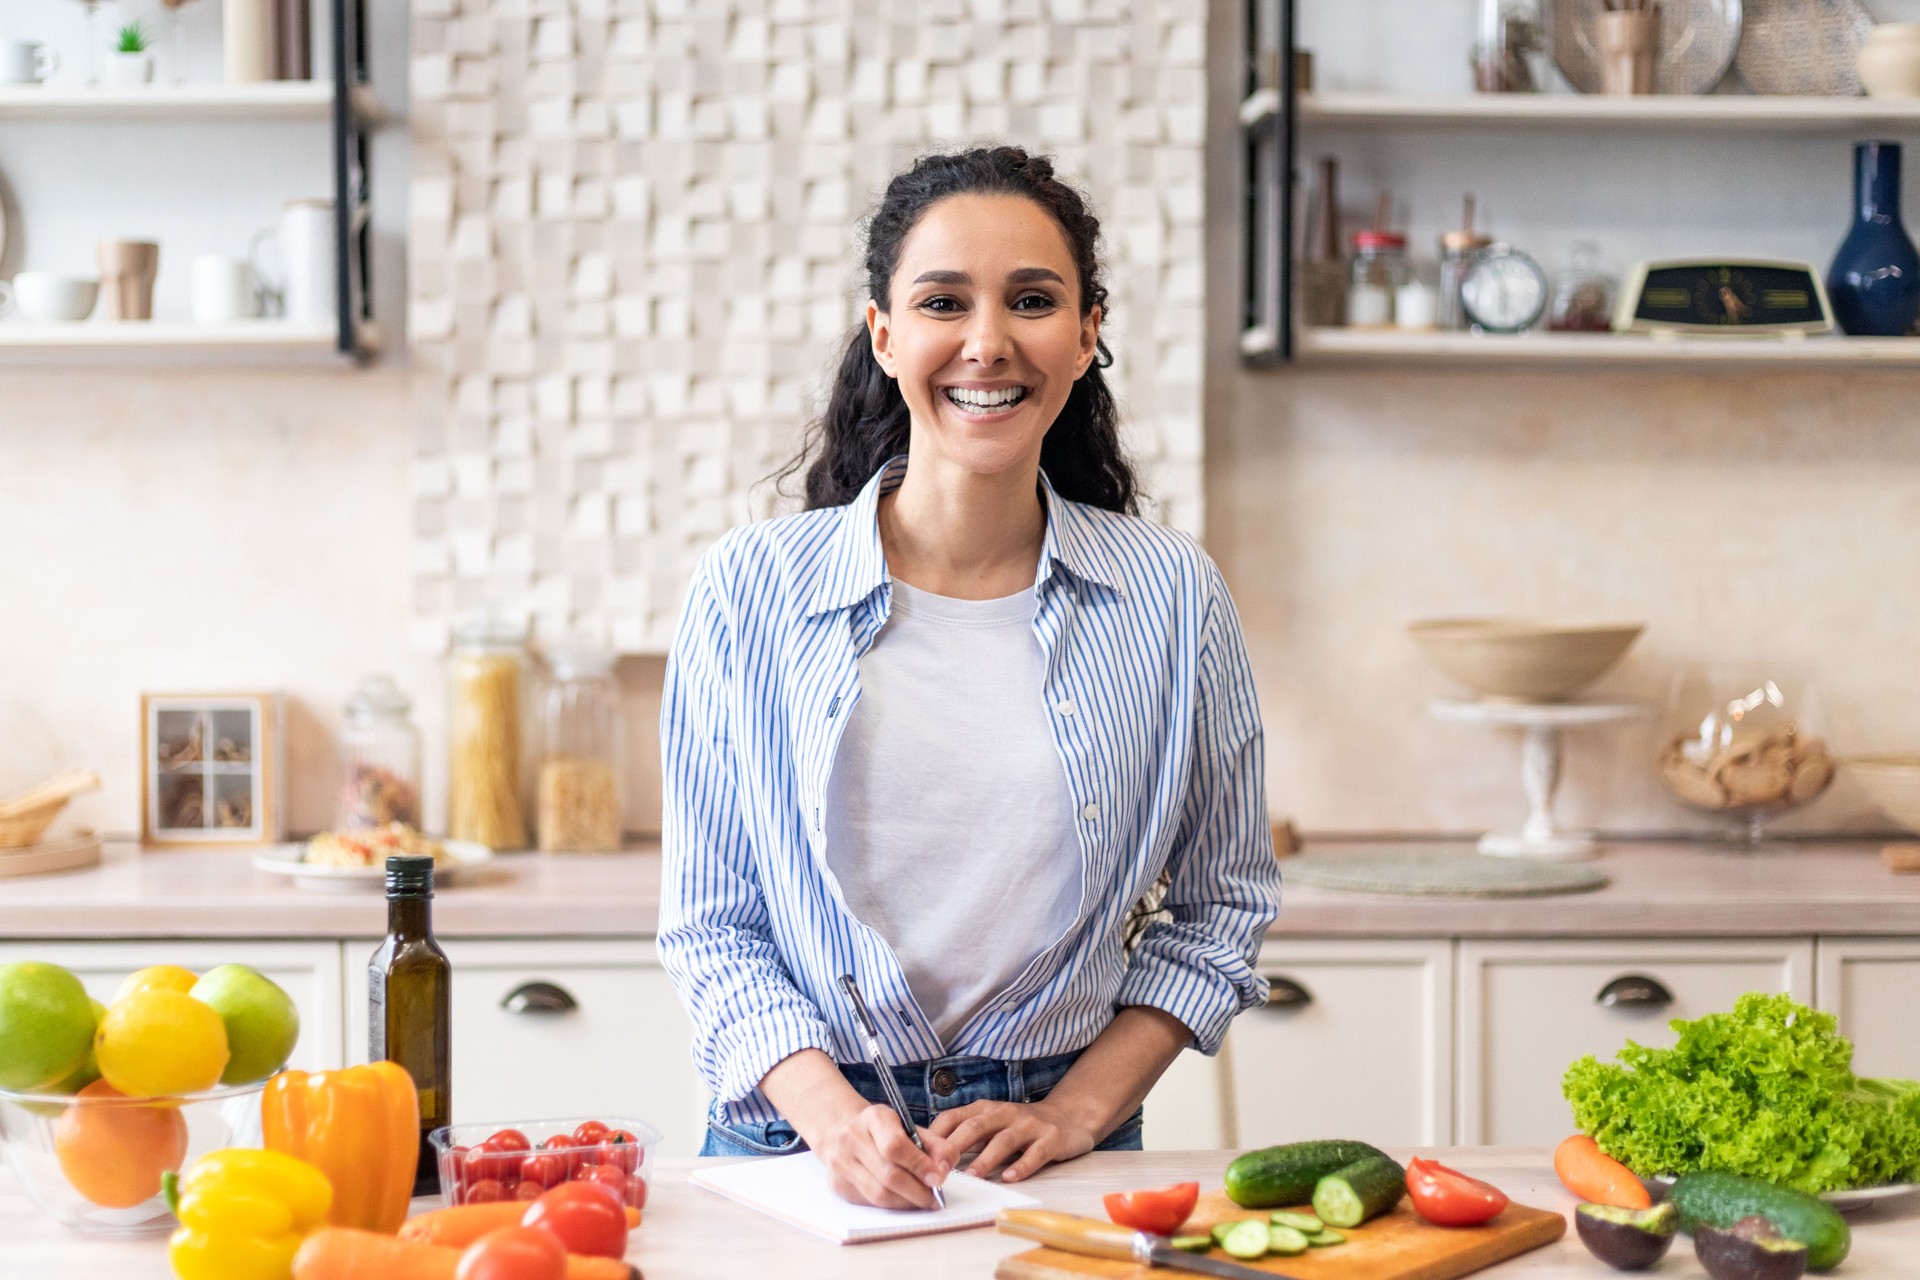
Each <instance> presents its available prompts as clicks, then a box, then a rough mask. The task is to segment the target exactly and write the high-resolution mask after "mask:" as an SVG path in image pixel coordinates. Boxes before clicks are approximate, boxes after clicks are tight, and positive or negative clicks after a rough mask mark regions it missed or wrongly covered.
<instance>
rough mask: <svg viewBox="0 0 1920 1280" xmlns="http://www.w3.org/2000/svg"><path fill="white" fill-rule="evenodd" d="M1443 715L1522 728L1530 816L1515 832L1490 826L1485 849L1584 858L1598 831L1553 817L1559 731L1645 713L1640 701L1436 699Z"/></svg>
mask: <svg viewBox="0 0 1920 1280" xmlns="http://www.w3.org/2000/svg"><path fill="white" fill-rule="evenodd" d="M1429 709H1430V710H1431V711H1432V712H1433V715H1434V718H1435V719H1438V720H1451V721H1454V722H1456V723H1460V724H1492V725H1501V726H1504V727H1509V728H1516V729H1521V730H1523V731H1524V732H1525V736H1524V737H1523V738H1522V739H1521V742H1520V786H1521V787H1522V789H1524V790H1525V791H1526V794H1527V820H1526V822H1525V823H1524V824H1523V825H1522V826H1521V828H1520V830H1519V831H1518V832H1516V833H1514V834H1511V835H1509V834H1506V833H1503V832H1498V831H1489V832H1488V833H1487V834H1486V835H1484V836H1481V837H1480V852H1482V853H1491V854H1495V855H1498V856H1500V857H1504V858H1584V857H1586V856H1587V855H1588V854H1590V853H1592V852H1593V850H1594V842H1593V834H1592V833H1591V832H1587V831H1566V830H1563V829H1561V827H1560V825H1559V824H1558V823H1557V822H1555V821H1554V820H1553V794H1554V792H1555V791H1557V790H1558V789H1559V787H1560V734H1561V733H1562V732H1563V731H1564V730H1567V729H1578V728H1582V727H1584V726H1586V725H1594V724H1612V723H1614V722H1615V721H1619V720H1631V719H1633V718H1634V717H1636V716H1642V715H1645V714H1646V713H1647V711H1648V708H1647V707H1646V706H1644V705H1642V704H1640V703H1637V702H1492V701H1479V700H1475V699H1468V698H1437V699H1435V700H1434V701H1433V703H1432V704H1431V706H1430V708H1429Z"/></svg>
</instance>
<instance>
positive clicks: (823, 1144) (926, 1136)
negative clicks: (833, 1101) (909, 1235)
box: [808, 1103, 960, 1209]
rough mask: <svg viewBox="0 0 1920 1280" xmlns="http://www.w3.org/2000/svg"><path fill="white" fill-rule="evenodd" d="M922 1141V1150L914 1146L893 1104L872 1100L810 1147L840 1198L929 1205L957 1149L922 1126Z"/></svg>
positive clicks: (878, 1204) (889, 1206) (896, 1206)
mask: <svg viewBox="0 0 1920 1280" xmlns="http://www.w3.org/2000/svg"><path fill="white" fill-rule="evenodd" d="M920 1140H921V1141H922V1142H924V1143H926V1144H927V1149H926V1150H925V1151H922V1150H920V1148H918V1147H916V1146H914V1145H913V1139H911V1138H909V1137H908V1136H907V1131H906V1130H905V1129H902V1128H901V1127H900V1117H899V1116H898V1115H897V1114H895V1112H894V1110H893V1108H892V1107H888V1106H882V1105H880V1104H879V1103H873V1104H871V1105H868V1106H865V1107H863V1108H862V1109H860V1110H859V1111H856V1112H853V1113H852V1114H851V1115H849V1116H847V1117H845V1118H844V1119H842V1120H841V1121H840V1122H839V1123H838V1124H833V1125H831V1126H829V1127H828V1129H827V1131H826V1132H825V1133H823V1134H822V1135H820V1137H819V1139H818V1140H814V1139H811V1138H810V1139H808V1145H809V1146H811V1147H812V1148H813V1150H814V1153H815V1154H816V1155H818V1156H819V1157H820V1163H822V1164H824V1165H825V1166H827V1173H828V1174H829V1176H831V1177H832V1179H833V1189H834V1191H835V1192H836V1193H838V1194H839V1196H840V1198H841V1199H843V1200H851V1201H852V1202H853V1203H855V1204H870V1205H873V1206H874V1207H875V1208H879V1209H931V1208H934V1207H935V1205H934V1200H933V1191H932V1190H931V1188H933V1187H937V1186H939V1185H940V1184H941V1183H943V1182H945V1181H946V1178H947V1174H948V1173H949V1172H951V1171H952V1169H953V1166H954V1164H955V1163H956V1162H957V1161H958V1159H959V1154H960V1153H959V1152H958V1151H957V1150H955V1149H954V1146H953V1144H952V1143H950V1142H948V1141H947V1140H946V1139H945V1138H936V1137H935V1136H934V1135H933V1134H932V1133H930V1132H928V1131H927V1130H925V1129H922V1130H921V1131H920Z"/></svg>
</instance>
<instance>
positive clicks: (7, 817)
mask: <svg viewBox="0 0 1920 1280" xmlns="http://www.w3.org/2000/svg"><path fill="white" fill-rule="evenodd" d="M99 787H100V776H99V775H98V774H96V773H94V772H93V771H91V770H89V769H70V770H68V771H67V772H66V773H62V774H59V775H57V776H55V777H52V778H48V779H47V780H46V781H45V782H43V783H41V784H40V785H39V786H37V787H33V788H31V789H30V790H27V791H23V792H21V793H20V794H19V795H17V796H14V797H13V798H12V799H11V800H7V799H0V849H24V848H26V847H27V846H28V845H30V844H37V843H39V841H40V837H41V836H43V835H45V834H46V831H47V828H48V827H50V826H52V825H53V820H54V819H55V818H57V817H59V816H60V811H61V810H62V809H64V808H66V807H67V801H69V800H71V799H73V797H75V796H77V795H79V794H80V793H81V792H83V791H96V790H98V789H99Z"/></svg>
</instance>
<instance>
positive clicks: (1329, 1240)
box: [1307, 1227, 1347, 1249]
mask: <svg viewBox="0 0 1920 1280" xmlns="http://www.w3.org/2000/svg"><path fill="white" fill-rule="evenodd" d="M1346 1242H1347V1238H1346V1237H1345V1236H1343V1235H1341V1234H1340V1233H1339V1232H1338V1231H1335V1230H1334V1229H1333V1228H1332V1227H1323V1228H1321V1229H1320V1230H1318V1231H1316V1232H1314V1233H1313V1234H1312V1235H1310V1236H1308V1237H1307V1244H1308V1245H1309V1246H1311V1247H1312V1248H1315V1249H1325V1248H1327V1247H1328V1246H1329V1245H1336V1244H1345V1243H1346Z"/></svg>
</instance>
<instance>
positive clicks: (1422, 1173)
mask: <svg viewBox="0 0 1920 1280" xmlns="http://www.w3.org/2000/svg"><path fill="white" fill-rule="evenodd" d="M1407 1194H1408V1195H1409V1196H1411V1197H1412V1198H1413V1207H1414V1210H1415V1211H1416V1212H1418V1213H1419V1215H1420V1216H1421V1217H1423V1218H1425V1219H1426V1220H1427V1221H1428V1222H1431V1223H1433V1224H1434V1225H1435V1226H1436V1227H1477V1226H1479V1225H1480V1224H1481V1223H1483V1222H1485V1221H1487V1219H1489V1218H1492V1217H1494V1216H1495V1215H1496V1214H1498V1213H1499V1212H1500V1211H1501V1210H1502V1209H1504V1208H1506V1207H1507V1194H1506V1192H1504V1191H1502V1190H1500V1188H1498V1187H1496V1186H1493V1185H1492V1184H1491V1183H1486V1182H1482V1181H1480V1179H1478V1178H1469V1177H1468V1176H1467V1175H1466V1174H1464V1173H1461V1172H1459V1171H1457V1170H1454V1169H1449V1168H1447V1166H1445V1165H1443V1164H1438V1163H1435V1162H1434V1161H1432V1160H1422V1159H1420V1158H1419V1157H1418V1156H1415V1157H1414V1158H1413V1159H1412V1160H1410V1161H1408V1162H1407Z"/></svg>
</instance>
